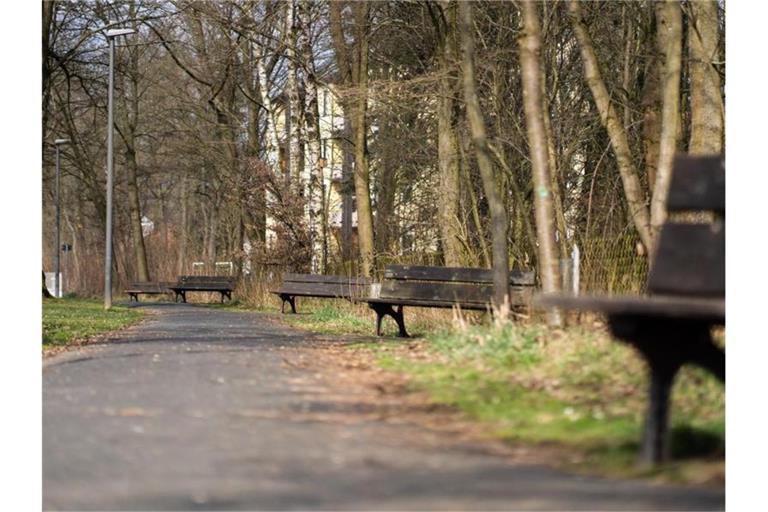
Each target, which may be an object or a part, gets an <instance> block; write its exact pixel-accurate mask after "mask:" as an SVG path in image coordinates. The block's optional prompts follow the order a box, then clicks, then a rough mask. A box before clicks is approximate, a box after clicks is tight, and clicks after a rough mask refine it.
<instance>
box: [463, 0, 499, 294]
mask: <svg viewBox="0 0 768 512" xmlns="http://www.w3.org/2000/svg"><path fill="white" fill-rule="evenodd" d="M472 7H473V6H472V4H471V3H470V2H459V15H460V19H461V25H460V33H461V47H462V69H463V84H464V101H465V102H466V105H467V117H468V118H469V127H470V130H471V132H472V142H473V144H474V146H475V152H476V154H477V165H478V167H479V168H480V176H481V178H482V180H483V188H484V189H485V195H486V198H487V199H488V206H489V208H490V210H491V229H492V232H491V235H492V242H491V245H492V247H493V299H494V302H495V304H496V306H497V307H498V306H501V305H502V304H505V303H507V302H508V297H509V252H508V248H507V232H508V229H509V223H508V222H507V214H506V211H505V210H504V200H503V199H502V197H501V195H500V194H499V190H498V186H497V183H496V176H495V172H494V166H493V162H492V160H491V154H490V151H489V148H488V141H487V138H486V134H485V120H484V119H483V114H482V112H481V110H480V101H479V100H478V97H477V86H476V84H475V41H474V38H475V35H474V30H475V29H474V24H473V20H472V18H473V16H472Z"/></svg>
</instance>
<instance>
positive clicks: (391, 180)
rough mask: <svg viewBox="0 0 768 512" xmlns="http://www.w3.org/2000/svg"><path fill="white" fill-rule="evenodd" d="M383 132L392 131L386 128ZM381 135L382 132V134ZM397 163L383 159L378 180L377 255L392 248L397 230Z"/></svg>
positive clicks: (376, 185)
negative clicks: (395, 216)
mask: <svg viewBox="0 0 768 512" xmlns="http://www.w3.org/2000/svg"><path fill="white" fill-rule="evenodd" d="M382 130H391V128H389V127H384V128H382ZM380 133H381V132H380ZM396 170H397V169H396V167H395V161H394V160H393V159H392V158H387V157H386V156H385V157H384V158H382V161H381V164H380V169H379V172H378V175H377V179H376V184H375V188H376V198H377V202H376V218H375V222H376V253H377V254H381V253H387V252H389V250H390V248H391V246H392V240H393V238H394V236H393V235H394V232H395V228H396V224H395V223H396V220H395V218H394V213H395V191H396V189H397V183H396V180H395V178H396V173H395V171H396Z"/></svg>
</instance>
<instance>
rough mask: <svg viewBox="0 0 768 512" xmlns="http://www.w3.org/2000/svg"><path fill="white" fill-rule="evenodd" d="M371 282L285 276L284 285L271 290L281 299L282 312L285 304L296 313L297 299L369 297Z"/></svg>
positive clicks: (313, 275)
mask: <svg viewBox="0 0 768 512" xmlns="http://www.w3.org/2000/svg"><path fill="white" fill-rule="evenodd" d="M370 285H371V280H370V279H368V278H365V277H350V276H338V275H317V274H294V273H285V274H283V283H282V284H281V286H280V289H278V290H271V291H270V293H273V294H275V295H277V296H279V297H280V300H281V301H282V302H281V305H280V312H281V313H285V304H286V303H288V304H289V305H290V306H291V312H292V313H296V297H317V298H324V299H346V300H349V301H352V302H354V301H356V300H357V299H358V298H360V297H363V296H366V295H368V289H369V287H370Z"/></svg>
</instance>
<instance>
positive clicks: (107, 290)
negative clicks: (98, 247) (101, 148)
mask: <svg viewBox="0 0 768 512" xmlns="http://www.w3.org/2000/svg"><path fill="white" fill-rule="evenodd" d="M114 74H115V38H114V37H109V92H108V95H109V99H108V107H107V229H106V231H107V240H106V247H105V249H104V309H109V308H111V307H112V188H113V179H112V173H113V169H112V130H113V120H112V95H113V93H112V91H113V89H114Z"/></svg>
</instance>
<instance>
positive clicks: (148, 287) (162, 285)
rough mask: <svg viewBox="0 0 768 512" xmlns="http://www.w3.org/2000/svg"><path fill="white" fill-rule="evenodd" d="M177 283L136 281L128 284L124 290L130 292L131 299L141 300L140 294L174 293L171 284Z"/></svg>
mask: <svg viewBox="0 0 768 512" xmlns="http://www.w3.org/2000/svg"><path fill="white" fill-rule="evenodd" d="M174 284H175V283H170V282H157V281H135V282H132V283H130V284H129V285H128V288H126V289H125V290H124V291H125V293H127V294H128V296H129V298H130V300H131V301H134V300H135V301H136V302H139V295H140V294H144V295H161V294H163V293H173V291H172V290H171V286H173V285H174Z"/></svg>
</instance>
